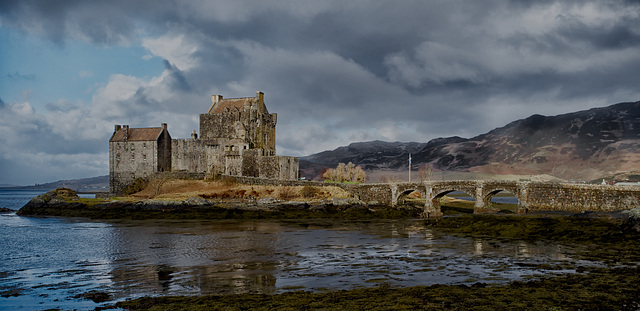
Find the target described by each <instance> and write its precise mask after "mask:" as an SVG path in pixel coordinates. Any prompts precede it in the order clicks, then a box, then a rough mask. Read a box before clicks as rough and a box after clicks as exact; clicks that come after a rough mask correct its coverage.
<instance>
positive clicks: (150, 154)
mask: <svg viewBox="0 0 640 311" xmlns="http://www.w3.org/2000/svg"><path fill="white" fill-rule="evenodd" d="M211 101H212V104H211V107H210V108H209V111H207V113H204V114H201V115H200V138H198V135H197V134H196V131H195V130H193V133H192V134H191V138H189V139H171V135H169V130H168V128H167V124H166V123H163V124H162V126H161V127H152V128H130V127H129V126H128V125H122V126H121V125H116V126H115V131H114V133H113V135H112V136H111V139H110V140H109V167H110V169H109V174H110V188H111V189H110V190H111V192H112V193H121V192H122V190H123V189H124V188H125V187H126V186H127V185H129V184H131V183H133V182H134V181H135V180H136V179H138V178H144V179H149V178H153V177H155V176H158V175H159V174H163V173H187V174H191V175H198V176H200V175H202V176H215V175H231V176H247V177H262V178H271V179H281V180H294V179H297V178H298V158H296V157H286V156H276V122H277V115H276V114H275V113H269V111H268V110H267V107H266V105H265V104H264V93H262V92H257V93H256V97H245V98H231V99H223V98H222V96H221V95H213V96H212V98H211Z"/></svg>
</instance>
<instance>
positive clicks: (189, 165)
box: [171, 139, 207, 173]
mask: <svg viewBox="0 0 640 311" xmlns="http://www.w3.org/2000/svg"><path fill="white" fill-rule="evenodd" d="M171 150H172V151H173V152H172V154H171V171H187V172H198V173H201V172H206V171H207V154H206V152H205V147H204V145H203V144H202V143H201V142H200V141H198V140H193V139H174V140H172V141H171Z"/></svg>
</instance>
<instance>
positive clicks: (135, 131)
mask: <svg viewBox="0 0 640 311" xmlns="http://www.w3.org/2000/svg"><path fill="white" fill-rule="evenodd" d="M127 130H128V132H129V136H128V137H126V139H125V133H126V132H127ZM162 130H163V129H162V128H161V127H146V128H125V127H123V128H121V129H120V130H118V131H117V132H115V133H114V134H113V136H112V137H111V139H110V140H109V141H110V142H111V141H156V140H158V138H159V137H160V134H162Z"/></svg>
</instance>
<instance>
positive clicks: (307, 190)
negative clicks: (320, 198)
mask: <svg viewBox="0 0 640 311" xmlns="http://www.w3.org/2000/svg"><path fill="white" fill-rule="evenodd" d="M318 192H319V191H318V188H316V187H313V186H309V185H306V186H304V187H302V189H300V195H301V196H303V197H305V198H312V197H314V196H316V195H317V194H318Z"/></svg>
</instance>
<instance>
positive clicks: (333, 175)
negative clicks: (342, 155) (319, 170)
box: [322, 162, 367, 183]
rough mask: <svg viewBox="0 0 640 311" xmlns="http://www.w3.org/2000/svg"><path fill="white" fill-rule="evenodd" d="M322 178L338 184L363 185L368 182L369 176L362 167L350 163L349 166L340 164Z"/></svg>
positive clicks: (327, 171) (326, 172)
mask: <svg viewBox="0 0 640 311" xmlns="http://www.w3.org/2000/svg"><path fill="white" fill-rule="evenodd" d="M322 178H324V179H325V180H330V181H337V182H357V183H363V182H365V181H366V180H367V174H366V173H365V172H364V170H362V168H361V167H360V166H356V165H355V164H353V163H351V162H349V163H348V164H344V163H339V164H338V166H337V167H336V168H335V169H333V168H330V169H328V170H326V171H325V172H324V173H323V174H322Z"/></svg>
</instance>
